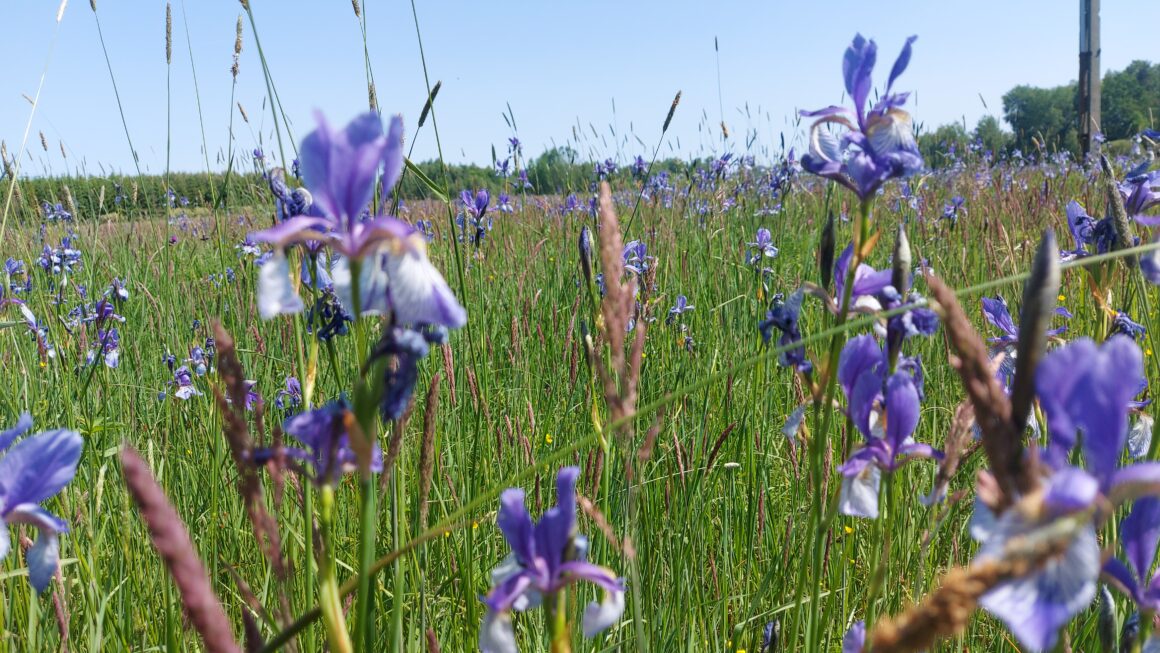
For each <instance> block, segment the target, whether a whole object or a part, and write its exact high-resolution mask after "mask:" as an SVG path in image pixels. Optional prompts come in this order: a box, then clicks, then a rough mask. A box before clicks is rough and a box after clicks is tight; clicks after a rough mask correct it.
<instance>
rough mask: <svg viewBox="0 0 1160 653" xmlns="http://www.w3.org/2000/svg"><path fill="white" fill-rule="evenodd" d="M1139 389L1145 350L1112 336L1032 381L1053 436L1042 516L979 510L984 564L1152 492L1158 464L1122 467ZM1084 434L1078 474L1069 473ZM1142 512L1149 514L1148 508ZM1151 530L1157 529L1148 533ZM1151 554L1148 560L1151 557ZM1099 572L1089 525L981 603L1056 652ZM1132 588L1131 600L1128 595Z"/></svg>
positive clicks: (1047, 366) (1056, 355)
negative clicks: (1046, 529) (1129, 492)
mask: <svg viewBox="0 0 1160 653" xmlns="http://www.w3.org/2000/svg"><path fill="white" fill-rule="evenodd" d="M1143 380H1144V363H1143V355H1142V353H1141V352H1140V348H1139V346H1138V345H1137V344H1136V343H1135V342H1134V341H1132V340H1131V339H1130V338H1127V337H1124V336H1115V337H1112V338H1110V339H1108V341H1107V342H1105V343H1104V344H1103V345H1096V343H1094V342H1093V341H1091V340H1090V339H1087V338H1084V339H1080V340H1076V341H1074V342H1071V343H1068V344H1067V345H1064V346H1063V347H1060V348H1058V349H1055V350H1053V351H1052V352H1051V353H1049V354H1048V355H1047V356H1045V357H1044V359H1043V361H1042V362H1041V363H1040V364H1039V369H1038V372H1037V374H1036V378H1035V385H1036V393H1037V394H1038V396H1039V402H1040V405H1041V406H1042V407H1043V412H1044V414H1045V415H1046V416H1047V424H1048V433H1049V438H1048V446H1047V450H1046V451H1045V452H1044V453H1043V456H1042V460H1043V461H1044V462H1045V463H1046V464H1047V470H1048V471H1049V472H1050V476H1049V477H1048V478H1047V479H1046V480H1045V485H1046V487H1045V490H1046V491H1045V492H1044V493H1043V509H1041V510H1034V511H1028V510H1025V509H1020V508H1019V507H1018V506H1016V507H1015V508H1011V509H1008V510H1006V511H1005V512H1004V513H1002V514H1001V515H999V516H998V517H996V516H995V515H994V514H992V513H991V511H990V509H989V508H987V507H986V506H985V505H983V504H982V503H981V502H977V505H976V511H975V517H974V518H973V522H972V535H973V536H975V538H976V539H979V540H981V541H982V542H983V544H982V545H981V547H980V549H979V557H978V558H977V559H978V560H988V559H992V558H995V557H999V556H1001V555H1002V552H1003V550H1004V548H1005V547H1006V546H1007V544H1008V543H1009V542H1011V541H1012V539H1014V538H1017V537H1021V536H1023V535H1026V534H1028V533H1030V532H1033V531H1034V530H1036V529H1038V528H1041V527H1042V526H1044V525H1046V524H1048V523H1050V522H1051V521H1054V520H1056V519H1058V518H1060V517H1061V516H1064V515H1068V514H1074V513H1076V512H1078V511H1082V510H1087V509H1088V508H1089V507H1090V506H1092V505H1093V504H1094V503H1095V502H1096V500H1097V498H1098V497H1099V495H1100V494H1103V495H1106V496H1108V495H1111V494H1113V493H1114V491H1116V490H1117V489H1122V486H1128V487H1130V486H1132V485H1133V484H1138V483H1145V484H1150V485H1154V484H1155V483H1156V482H1157V480H1158V479H1160V464H1158V463H1138V464H1132V465H1127V466H1124V467H1121V465H1120V460H1121V458H1122V456H1123V453H1124V449H1125V446H1126V444H1127V440H1128V413H1129V410H1130V408H1131V402H1132V398H1133V397H1134V396H1135V395H1136V394H1137V393H1138V392H1139V388H1140V386H1141V384H1142V382H1143ZM1080 432H1082V433H1083V438H1082V445H1080V449H1081V450H1082V453H1083V456H1082V461H1083V467H1082V468H1080V467H1073V466H1072V465H1071V464H1070V460H1071V456H1072V450H1073V449H1075V448H1076V445H1077V441H1078V440H1079V438H1078V434H1079V433H1080ZM1145 510H1149V508H1148V507H1147V506H1145ZM1143 519H1144V518H1143V517H1141V521H1143ZM1154 524H1155V522H1154V521H1151V522H1150V524H1149V526H1150V527H1154ZM1133 528H1134V526H1133ZM1125 531H1126V533H1125V534H1124V535H1125V542H1128V541H1129V539H1130V540H1131V541H1133V542H1134V543H1133V544H1132V545H1131V546H1132V547H1133V549H1132V550H1136V551H1137V552H1140V551H1142V549H1137V548H1136V547H1138V546H1139V544H1140V541H1141V540H1142V539H1143V538H1144V536H1143V535H1138V534H1135V533H1133V532H1132V528H1128V529H1125ZM1129 536H1130V538H1129ZM1153 541H1154V540H1153ZM1132 550H1129V556H1130V557H1131V558H1132V564H1133V565H1138V564H1140V562H1139V561H1140V560H1143V559H1144V557H1143V554H1140V555H1137V553H1133V552H1132ZM1147 555H1148V556H1149V559H1150V556H1151V552H1149V553H1148V554H1147ZM1099 572H1100V549H1099V545H1098V543H1097V540H1096V535H1095V530H1094V527H1093V525H1092V524H1090V523H1088V524H1086V525H1083V526H1082V527H1081V528H1080V529H1079V530H1078V531H1077V532H1076V534H1075V535H1074V536H1073V539H1072V542H1071V543H1070V545H1069V546H1068V548H1067V549H1066V550H1065V551H1064V552H1063V554H1061V556H1059V557H1056V558H1052V559H1050V560H1049V561H1048V562H1047V563H1046V564H1045V565H1044V566H1043V567H1041V568H1039V569H1038V570H1036V571H1035V572H1033V573H1031V574H1029V575H1027V576H1024V577H1021V578H1017V579H1013V580H1011V581H1008V582H1005V583H1002V584H1000V585H998V586H996V587H995V588H994V589H992V590H991V591H990V592H988V593H987V594H985V595H984V596H983V598H982V600H981V604H982V605H983V607H984V608H986V609H987V610H988V611H989V612H991V613H992V614H994V615H995V616H997V617H999V618H1000V619H1002V620H1003V621H1004V622H1005V623H1006V624H1007V625H1008V627H1009V628H1011V630H1012V632H1014V633H1015V635H1016V637H1018V638H1019V640H1020V641H1021V642H1022V643H1023V644H1024V645H1025V646H1027V647H1028V648H1031V649H1035V650H1044V649H1050V648H1051V647H1052V646H1054V644H1055V641H1056V638H1057V633H1058V631H1059V629H1060V628H1061V627H1062V626H1063V625H1065V624H1066V623H1067V622H1068V621H1070V619H1071V618H1072V617H1073V616H1075V614H1077V613H1078V612H1079V611H1081V610H1083V609H1084V608H1086V607H1087V605H1088V604H1089V603H1090V602H1091V600H1092V598H1093V597H1094V596H1095V589H1096V578H1097V576H1098V575H1099ZM1136 573H1137V578H1138V577H1139V576H1140V575H1142V574H1144V573H1147V572H1146V571H1145V569H1143V568H1140V567H1137V569H1136ZM1128 578H1130V575H1129V577H1128ZM1121 580H1123V579H1121ZM1128 589H1129V592H1131V587H1129V588H1128ZM1141 596H1143V594H1141Z"/></svg>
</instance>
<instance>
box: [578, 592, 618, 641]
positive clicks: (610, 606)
mask: <svg viewBox="0 0 1160 653" xmlns="http://www.w3.org/2000/svg"><path fill="white" fill-rule="evenodd" d="M622 614H624V592H622V591H617V592H607V591H606V592H605V593H604V600H602V601H601V602H600V603H597V602H595V601H593V602H591V603H589V604H588V605H587V606H585V607H584V617H583V619H581V621H580V629H581V630H582V631H583V632H584V636H585V637H595V636H596V635H597V634H599V633H600V632H601V631H603V630H605V629H607V628H610V627H611V626H612V625H613V624H615V623H616V622H617V621H618V620H620V616H621V615H622Z"/></svg>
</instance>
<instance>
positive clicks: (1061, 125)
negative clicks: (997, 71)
mask: <svg viewBox="0 0 1160 653" xmlns="http://www.w3.org/2000/svg"><path fill="white" fill-rule="evenodd" d="M1076 94H1077V87H1076V84H1075V83H1074V82H1073V83H1071V84H1068V85H1066V86H1057V87H1055V88H1035V87H1034V86H1027V85H1022V86H1016V87H1015V88H1013V89H1011V90H1010V91H1007V93H1006V94H1005V95H1004V96H1003V118H1004V119H1005V120H1006V121H1007V124H1009V125H1011V129H1012V130H1013V131H1014V141H1013V145H1014V147H1016V148H1018V149H1020V150H1022V151H1023V152H1024V153H1025V154H1026V153H1031V152H1034V151H1037V150H1039V149H1041V148H1042V149H1044V150H1045V151H1048V152H1052V151H1057V150H1070V151H1072V152H1078V151H1079V139H1078V125H1077V124H1076V122H1077V120H1078V112H1077V111H1076V106H1077V104H1078V100H1077V95H1076Z"/></svg>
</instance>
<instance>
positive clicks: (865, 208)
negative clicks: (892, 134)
mask: <svg viewBox="0 0 1160 653" xmlns="http://www.w3.org/2000/svg"><path fill="white" fill-rule="evenodd" d="M870 206H871V200H869V199H867V200H863V201H862V202H861V204H860V205H859V207H858V209H859V210H858V222H857V224H855V225H854V233H855V236H856V242H855V244H854V250H853V253H852V255H851V257H850V264H849V265H848V266H847V267H846V278H845V280H844V284H843V286H842V301H841V304H839V308H838V315H837V316H836V318H835V320H834V328H841V327H842V326H843V325H844V324H845V323H846V317H847V315H848V314H849V312H850V301H851V299H852V297H853V293H854V273H855V272H856V271H857V269H858V265H859V264H860V263H861V262H862V253H863V252H862V247H863V244H864V243H865V242H866V238H867V235H866V234H867V232H868V231H869V224H870ZM844 335H845V333H844V332H838V333H835V334H834V335H833V337H832V338H830V351H829V356H828V358H827V361H826V368H825V370H824V374H823V379H822V383H823V388H822V392H821V395H822V397H823V399H822V401H821V402H817V400H816V399H815V404H814V407H815V409H816V411H815V420H816V421H818V422H820V425H819V426H818V428H817V429H815V432H814V437H813V438H812V439H811V440H810V443H809V447H810V450H809V454H810V477H811V481H812V483H811V485H812V487H813V505H812V507H811V510H810V529H809V531H808V532H813V533H816V534H817V536H816V538H815V539H814V542H815V545H814V547H813V552H812V556H811V558H812V559H811V563H810V577H809V583H810V587H811V590H810V608H809V618H808V621H807V622H806V630H807V636H808V637H811V638H812V637H813V636H815V635H816V634H817V623H816V620H817V616H818V614H819V608H818V600H819V598H820V594H821V586H822V583H821V579H820V578H819V576H820V574H821V566H822V551H823V549H824V548H825V546H824V544H822V543H823V542H825V537H826V533H825V532H824V529H825V528H826V527H827V526H828V525H829V522H830V520H829V519H824V518H823V515H822V510H823V506H824V505H825V503H824V502H823V500H822V499H823V498H822V476H823V474H824V470H823V469H822V465H823V463H822V460H823V458H824V455H823V451H824V449H825V448H826V447H828V446H829V440H828V436H829V431H830V424H831V423H832V422H833V416H834V409H833V403H834V390H835V381H836V380H837V376H838V370H837V368H838V358H839V356H840V354H841V352H842V344H843V343H844V342H845V338H844V337H843V336H844ZM803 570H804V565H803ZM801 580H802V579H801V577H800V573H799V578H798V582H797V583H796V585H797V587H796V588H795V594H796V595H797V596H796V599H797V602H798V604H799V605H800V602H801V599H802V593H801ZM807 648H812V647H811V646H807Z"/></svg>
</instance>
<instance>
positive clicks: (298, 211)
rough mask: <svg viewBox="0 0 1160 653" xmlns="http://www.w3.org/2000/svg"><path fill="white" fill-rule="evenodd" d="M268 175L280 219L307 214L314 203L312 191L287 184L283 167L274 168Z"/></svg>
mask: <svg viewBox="0 0 1160 653" xmlns="http://www.w3.org/2000/svg"><path fill="white" fill-rule="evenodd" d="M268 177H269V183H270V192H271V193H273V194H274V214H275V215H276V216H277V218H278V221H279V222H285V221H287V220H289V219H290V218H293V217H296V216H299V215H305V214H306V212H307V211H308V210H309V209H310V205H311V204H313V203H314V198H313V197H312V196H311V195H310V191H308V190H306V189H305V188H302V187H298V188H294V189H291V188H290V186H289V185H287V184H286V173H285V171H283V170H282V168H274V169H273V170H271V171H270V174H269V175H268Z"/></svg>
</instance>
